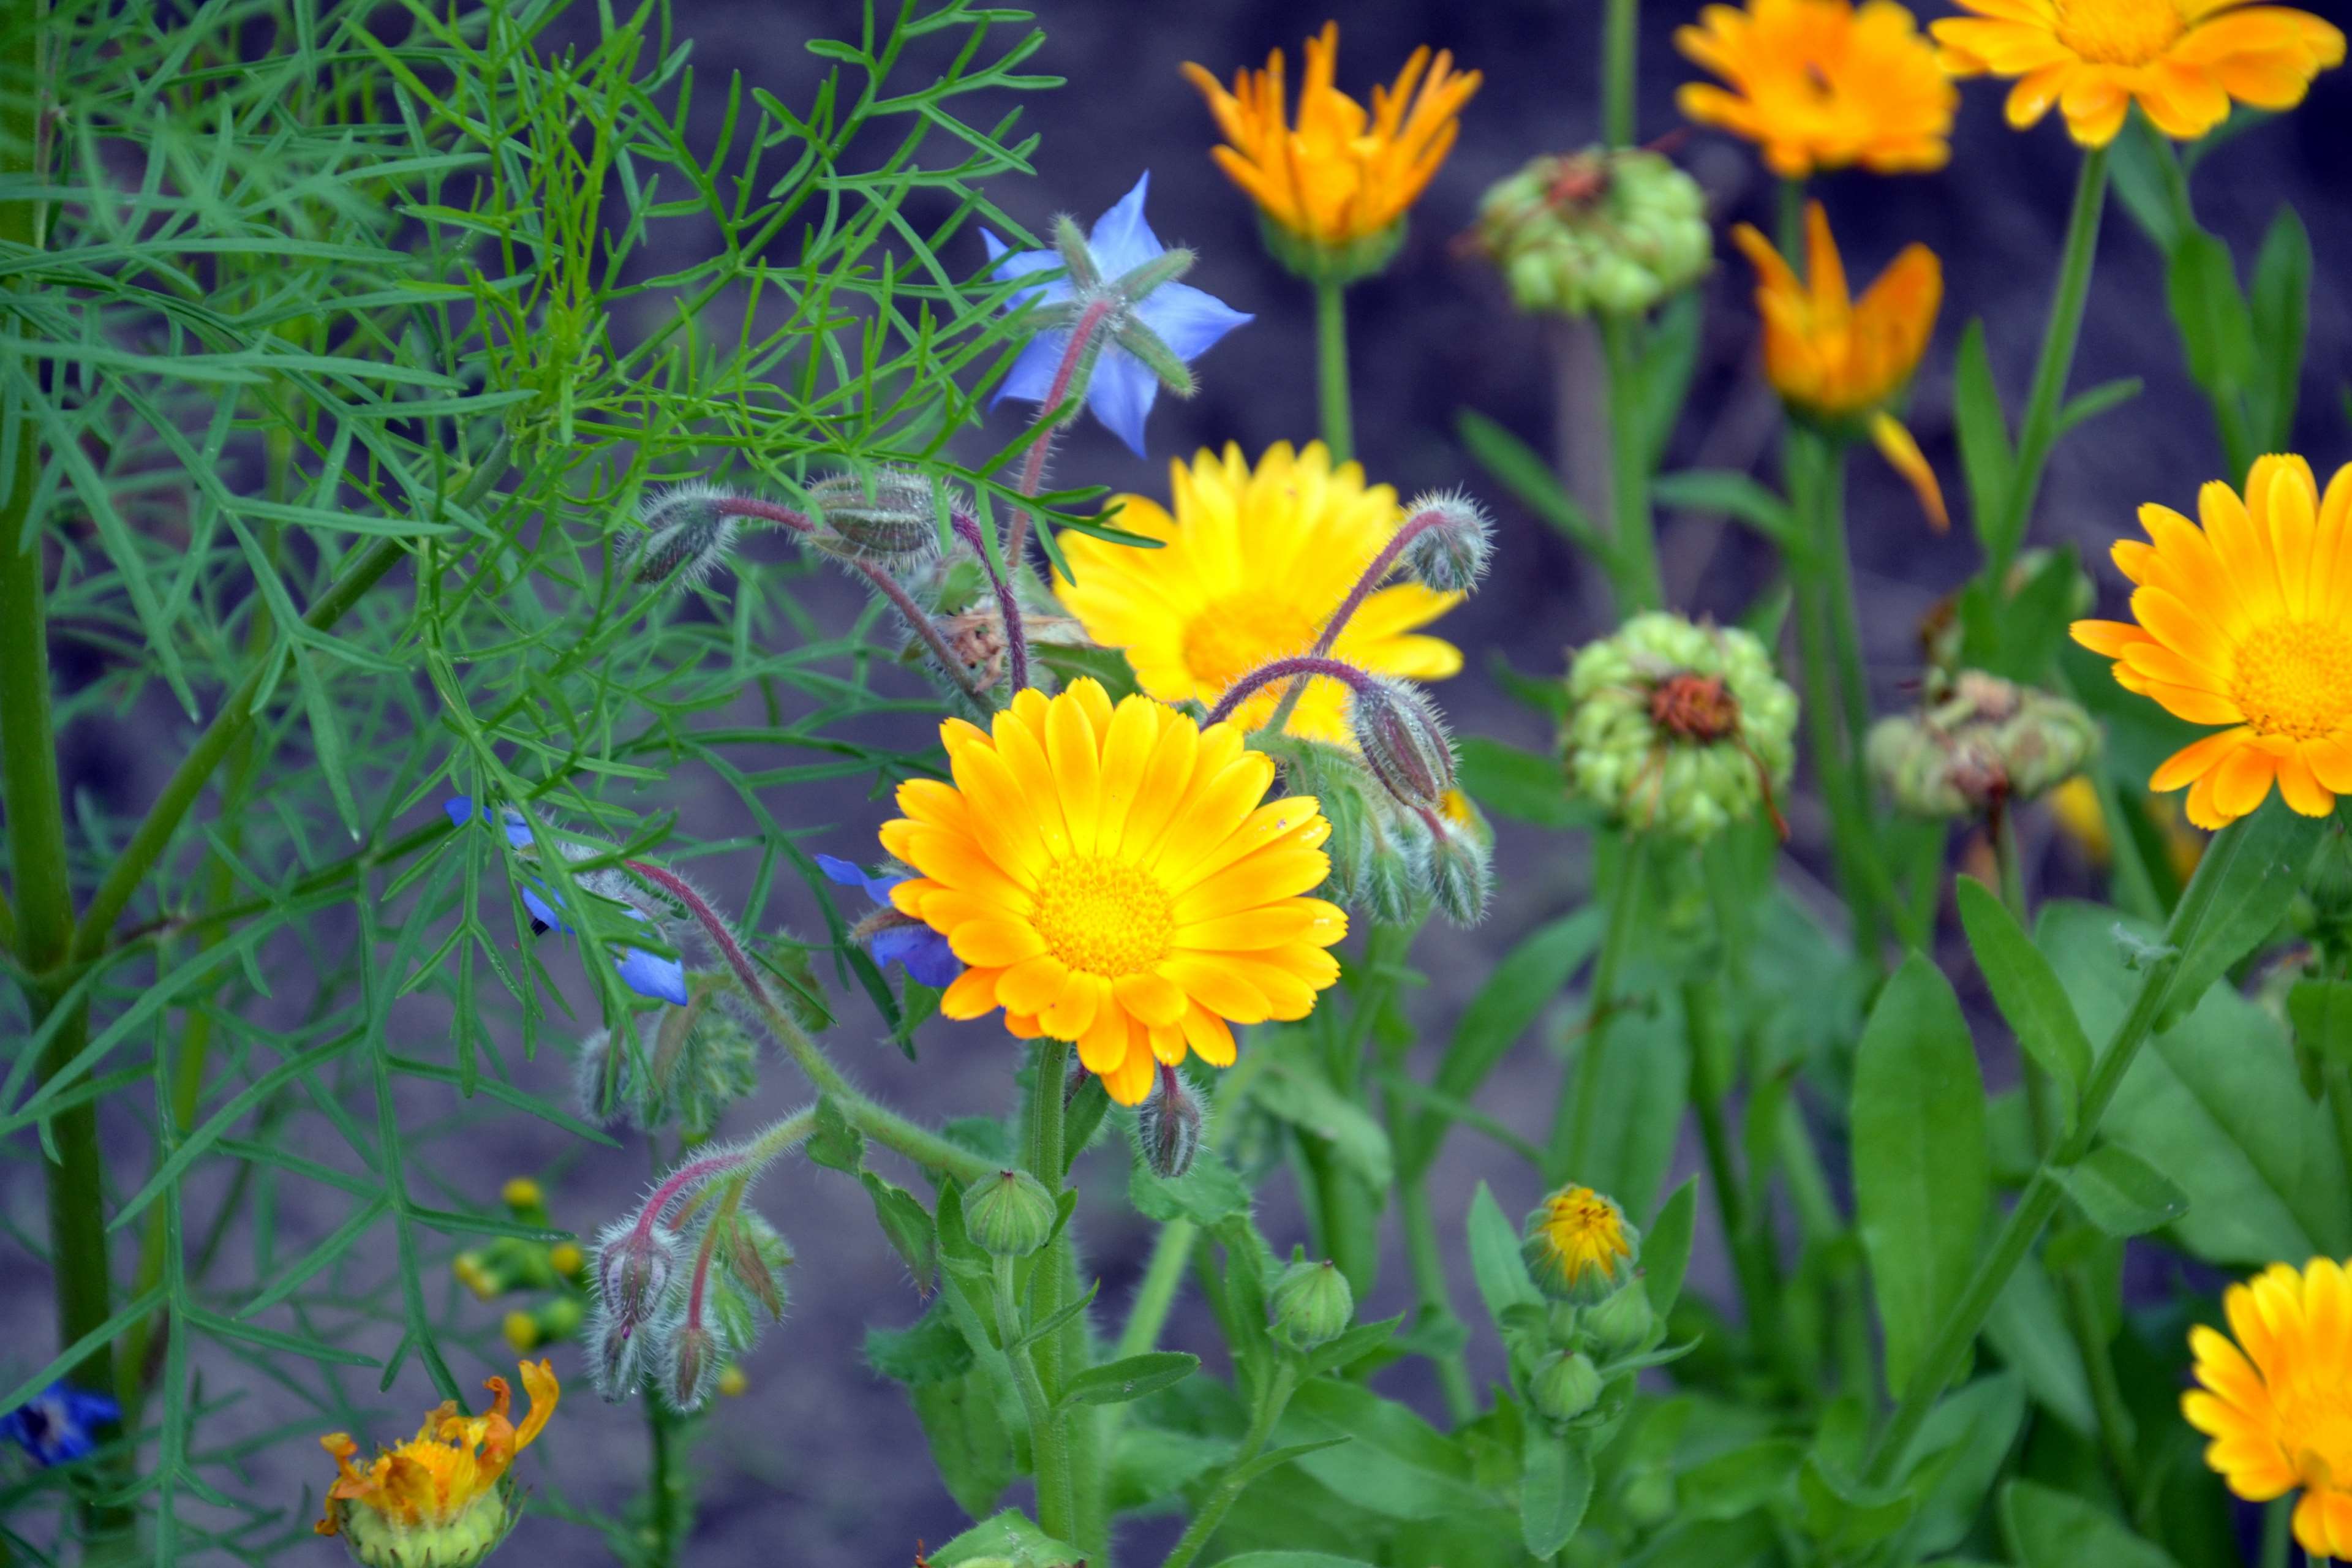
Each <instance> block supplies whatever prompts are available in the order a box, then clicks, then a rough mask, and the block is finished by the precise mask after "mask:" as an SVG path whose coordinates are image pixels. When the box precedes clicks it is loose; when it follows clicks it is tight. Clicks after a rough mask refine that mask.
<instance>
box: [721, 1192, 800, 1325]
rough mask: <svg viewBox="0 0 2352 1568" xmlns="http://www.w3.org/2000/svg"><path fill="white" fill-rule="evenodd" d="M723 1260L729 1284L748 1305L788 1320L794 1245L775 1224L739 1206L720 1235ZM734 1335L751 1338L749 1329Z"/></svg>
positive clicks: (773, 1317)
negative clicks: (786, 1309)
mask: <svg viewBox="0 0 2352 1568" xmlns="http://www.w3.org/2000/svg"><path fill="white" fill-rule="evenodd" d="M719 1262H721V1263H722V1264H724V1265H726V1268H727V1276H726V1282H727V1284H728V1285H729V1286H730V1288H731V1289H735V1290H738V1291H740V1292H741V1293H742V1296H743V1298H744V1300H745V1302H746V1304H747V1305H749V1306H751V1307H755V1308H757V1309H758V1310H760V1311H761V1312H763V1313H765V1314H766V1315H767V1317H768V1318H769V1320H770V1321H773V1322H779V1323H780V1322H782V1321H784V1307H785V1304H786V1303H787V1302H788V1301H789V1300H791V1291H790V1289H789V1288H788V1287H787V1286H786V1284H785V1282H784V1270H785V1269H786V1268H790V1267H791V1266H792V1262H793V1249H792V1247H791V1246H790V1245H789V1244H788V1243H787V1242H786V1241H785V1240H784V1238H783V1237H781V1236H779V1235H777V1234H776V1230H775V1227H774V1226H772V1225H770V1224H769V1223H768V1222H767V1220H766V1219H764V1218H763V1217H761V1215H756V1214H752V1213H750V1212H749V1211H746V1210H739V1211H738V1212H737V1213H736V1214H735V1215H733V1216H732V1217H731V1218H730V1219H729V1221H728V1224H727V1229H726V1231H725V1233H724V1234H722V1235H721V1236H720V1237H719ZM732 1337H733V1338H734V1339H735V1340H736V1342H737V1343H739V1344H745V1343H748V1342H750V1339H751V1335H750V1334H749V1333H748V1332H740V1333H737V1334H735V1335H733V1336H732Z"/></svg>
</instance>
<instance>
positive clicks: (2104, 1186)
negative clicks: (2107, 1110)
mask: <svg viewBox="0 0 2352 1568" xmlns="http://www.w3.org/2000/svg"><path fill="white" fill-rule="evenodd" d="M2060 1179H2061V1180H2062V1181H2063V1182H2064V1183H2065V1185H2066V1195H2067V1196H2069V1197H2071V1198H2073V1199H2074V1203H2075V1205H2076V1206H2077V1207H2079V1208H2080V1209H2081V1210H2082V1211H2083V1217H2084V1218H2085V1219H2087V1220H2089V1221H2090V1222H2091V1223H2092V1224H2093V1225H2095V1226H2098V1227H2099V1228H2100V1229H2101V1230H2103V1231H2105V1232H2106V1233H2107V1234H2108V1235H2109V1236H2146V1235H2147V1233H2148V1232H2149V1231H2152V1230H2160V1229H2162V1228H2163V1227H2164V1226H2168V1225H2170V1224H2171V1223H2172V1222H2173V1221H2174V1220H2177V1219H2179V1217H2180V1216H2181V1215H2185V1214H2187V1213H2188V1212H2189V1197H2188V1194H2185V1193H2183V1192H2182V1191H2181V1190H2180V1189H2179V1187H2177V1186H2175V1185H2173V1184H2172V1181H2171V1179H2170V1178H2169V1177H2168V1176H2166V1175H2165V1174H2164V1173H2162V1172H2161V1171H2158V1169H2157V1168H2156V1167H2155V1166H2153V1165H2151V1164H2149V1163H2147V1161H2145V1160H2143V1159H2141V1158H2140V1157H2139V1156H2138V1155H2137V1154H2135V1153H2133V1152H2131V1151H2130V1150H2128V1149H2126V1148H2123V1147H2121V1146H2120V1145H2117V1144H2114V1143H2107V1144H2103V1145H2101V1146H2100V1147H2099V1148H2096V1149H2094V1150H2092V1151H2091V1152H2090V1153H2089V1154H2088V1155H2086V1156H2085V1157H2084V1159H2083V1161H2082V1162H2081V1163H2079V1164H2075V1165H2073V1166H2070V1167H2068V1168H2067V1169H2066V1170H2065V1171H2064V1172H2063V1173H2061V1176H2060Z"/></svg>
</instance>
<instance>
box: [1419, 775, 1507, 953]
mask: <svg viewBox="0 0 2352 1568" xmlns="http://www.w3.org/2000/svg"><path fill="white" fill-rule="evenodd" d="M1460 793H1461V792H1460V791H1458V790H1449V791H1447V792H1446V795H1447V798H1449V799H1450V798H1452V797H1453V796H1454V795H1458V794H1460ZM1433 815H1434V814H1433ZM1493 882H1494V879H1493V878H1492V876H1491V875H1490V874H1489V870H1488V865H1487V848H1486V844H1485V843H1484V842H1483V841H1482V840H1481V839H1480V838H1479V837H1477V836H1475V834H1473V833H1472V832H1470V831H1469V830H1468V829H1467V828H1465V827H1457V826H1454V824H1453V823H1451V822H1449V821H1446V820H1444V818H1443V817H1442V816H1441V817H1440V819H1439V821H1438V823H1437V826H1435V828H1434V829H1433V831H1432V832H1431V833H1430V836H1429V897H1430V901H1431V902H1433V903H1434V904H1435V905H1436V906H1437V909H1438V912H1440V913H1441V914H1443V915H1444V917H1445V918H1446V919H1447V920H1449V921H1453V922H1454V924H1455V925H1458V926H1475V925H1476V924H1477V923H1478V922H1479V921H1482V920H1484V919H1486V898H1487V895H1488V894H1489V893H1490V892H1491V891H1492V890H1493Z"/></svg>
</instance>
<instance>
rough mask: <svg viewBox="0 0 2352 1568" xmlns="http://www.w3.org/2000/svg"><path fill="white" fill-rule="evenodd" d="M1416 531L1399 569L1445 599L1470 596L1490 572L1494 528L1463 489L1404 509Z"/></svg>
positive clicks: (1431, 496) (1438, 494)
mask: <svg viewBox="0 0 2352 1568" xmlns="http://www.w3.org/2000/svg"><path fill="white" fill-rule="evenodd" d="M1405 515H1406V519H1407V521H1406V523H1405V526H1406V527H1408V528H1412V529H1413V530H1414V533H1413V536H1412V540H1411V541H1410V542H1407V543H1406V545H1405V547H1404V553H1403V555H1402V557H1400V559H1399V561H1398V565H1399V566H1401V567H1402V569H1403V571H1404V573H1405V574H1406V575H1407V576H1409V577H1412V578H1413V579H1415V580H1416V581H1418V582H1420V583H1421V584H1423V585H1424V586H1427V587H1430V588H1433V589H1435V590H1436V591H1437V592H1439V593H1441V594H1466V593H1468V592H1470V590H1471V589H1473V588H1475V587H1476V586H1477V585H1478V579H1479V578H1481V577H1483V576H1485V575H1486V562H1487V558H1488V557H1489V556H1490V555H1492V554H1493V552H1494V542H1493V532H1494V524H1492V523H1491V522H1489V521H1487V519H1486V510H1485V509H1484V508H1482V507H1480V506H1479V504H1478V503H1477V502H1476V501H1475V500H1471V499H1470V498H1469V497H1468V496H1466V495H1464V494H1463V493H1462V492H1461V491H1459V490H1443V491H1433V492H1432V493H1430V494H1428V495H1424V496H1423V497H1421V498H1420V499H1418V500H1415V501H1414V502H1413V503H1412V505H1411V506H1408V507H1407V508H1405Z"/></svg>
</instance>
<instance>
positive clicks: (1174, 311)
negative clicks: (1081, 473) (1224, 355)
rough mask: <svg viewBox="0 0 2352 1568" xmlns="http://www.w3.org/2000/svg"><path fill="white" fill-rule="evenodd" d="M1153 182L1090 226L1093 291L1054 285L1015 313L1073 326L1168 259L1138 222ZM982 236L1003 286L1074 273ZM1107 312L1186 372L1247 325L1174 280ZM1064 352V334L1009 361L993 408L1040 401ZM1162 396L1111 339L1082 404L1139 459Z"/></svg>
mask: <svg viewBox="0 0 2352 1568" xmlns="http://www.w3.org/2000/svg"><path fill="white" fill-rule="evenodd" d="M1150 184H1151V175H1150V172H1149V171H1147V172H1146V173H1145V174H1144V175H1143V177H1142V178H1141V179H1139V180H1138V181H1136V182H1135V189H1133V190H1131V191H1129V192H1128V193H1127V195H1125V196H1123V197H1121V198H1120V199H1119V203H1118V205H1117V206H1115V207H1113V208H1111V209H1110V211H1108V212H1107V213H1105V214H1103V215H1102V216H1101V217H1099V218H1097V219H1096V220H1095V226H1094V231H1093V232H1092V233H1091V234H1089V235H1088V236H1087V240H1086V248H1087V254H1088V256H1089V257H1091V258H1092V261H1093V268H1094V272H1095V274H1096V279H1095V281H1094V283H1093V285H1092V287H1091V289H1086V290H1084V291H1083V292H1082V289H1081V288H1080V286H1079V285H1078V284H1077V283H1076V282H1075V281H1074V280H1073V279H1072V278H1071V277H1062V278H1056V279H1053V280H1051V281H1050V282H1045V283H1041V284H1038V285H1037V286H1036V287H1035V288H1034V289H1022V290H1021V291H1020V292H1019V293H1016V294H1014V295H1013V298H1012V300H1011V301H1010V302H1011V303H1012V304H1013V306H1015V307H1016V308H1017V307H1019V306H1022V305H1025V304H1029V303H1031V302H1032V301H1035V302H1037V303H1040V304H1044V305H1052V306H1060V307H1063V308H1064V310H1066V312H1067V313H1068V314H1069V315H1070V317H1071V318H1072V320H1075V319H1076V316H1077V315H1078V314H1079V313H1081V312H1082V311H1083V310H1084V309H1085V307H1086V304H1087V300H1088V299H1089V298H1092V297H1096V296H1099V295H1102V294H1106V293H1116V291H1117V289H1118V284H1119V283H1120V281H1121V280H1122V279H1127V278H1128V277H1129V275H1130V274H1132V273H1133V272H1134V271H1135V269H1136V268H1139V267H1141V266H1143V265H1144V264H1145V263H1146V262H1150V261H1153V260H1156V259H1158V258H1160V256H1162V255H1164V254H1165V253H1166V250H1167V247H1165V246H1163V245H1161V244H1160V237H1159V236H1157V235H1155V234H1153V233H1152V232H1151V226H1150V224H1148V223H1146V222H1144V220H1143V194H1144V192H1145V190H1146V189H1147V188H1149V187H1150ZM980 237H981V238H982V241H984V242H985V243H986V244H987V246H988V255H989V259H991V260H992V261H994V262H995V263H996V276H997V277H999V278H1002V279H1013V278H1025V277H1027V276H1028V275H1029V274H1031V273H1033V272H1050V271H1056V270H1063V271H1067V272H1070V273H1074V274H1075V273H1076V272H1077V271H1078V270H1079V268H1076V267H1075V266H1069V265H1067V264H1066V262H1065V259H1064V258H1062V257H1061V256H1059V255H1057V254H1055V252H1054V251H1051V250H1018V251H1014V250H1009V249H1008V247H1006V245H1005V243H1004V242H1003V240H1001V239H999V238H997V237H996V236H994V235H992V234H991V233H989V232H988V231H987V230H986V229H982V231H981V236H980ZM1113 308H1114V310H1118V311H1121V312H1124V314H1125V315H1126V316H1127V317H1129V318H1131V319H1132V320H1133V321H1135V322H1138V323H1139V324H1140V325H1141V326H1143V327H1144V328H1146V329H1147V330H1149V331H1150V332H1151V333H1153V334H1154V335H1155V336H1156V337H1158V339H1159V340H1160V342H1161V343H1163V344H1165V345H1166V346H1167V348H1168V350H1169V352H1170V353H1172V354H1173V355H1174V356H1175V358H1176V359H1177V360H1178V361H1179V362H1181V363H1185V364H1190V363H1192V361H1194V360H1196V359H1198V358H1200V357H1201V356H1202V354H1204V353H1207V352H1208V351H1209V347H1210V345H1211V344H1213V343H1214V342H1216V341H1217V340H1218V339H1219V338H1222V337H1223V336H1224V335H1225V334H1226V333H1227V332H1230V331H1233V330H1234V328H1235V327H1238V326H1240V325H1241V324H1242V323H1243V322H1244V321H1249V320H1250V319H1251V318H1250V317H1248V316H1246V315H1244V313H1242V312H1241V311H1239V310H1234V309H1233V308H1232V307H1230V306H1228V305H1226V304H1225V303H1224V302H1223V301H1222V300H1216V299H1213V298H1212V297H1211V296H1209V295H1207V294H1204V293H1202V291H1201V290H1200V289H1195V288H1193V287H1192V286H1191V285H1190V284H1187V283H1180V282H1176V281H1173V280H1172V279H1171V280H1168V281H1162V282H1158V283H1154V284H1151V285H1150V286H1149V287H1148V288H1147V289H1146V290H1145V291H1144V292H1143V293H1142V294H1140V295H1139V296H1138V297H1136V298H1132V299H1125V298H1120V299H1117V300H1114V302H1113ZM1069 347H1070V329H1069V327H1067V326H1062V327H1057V328H1051V329H1048V330H1047V331H1042V332H1040V333H1038V334H1037V335H1036V336H1035V337H1034V338H1033V339H1031V340H1030V342H1029V346H1028V347H1027V348H1025V349H1024V350H1022V351H1021V357H1020V358H1018V359H1016V360H1014V361H1013V371H1012V374H1009V375H1007V376H1006V377H1005V378H1004V384H1003V386H1001V387H999V388H997V391H996V396H997V400H998V401H1002V400H1003V399H1004V398H1007V397H1017V398H1020V399H1022V400H1024V402H1029V403H1043V402H1045V395H1046V394H1047V393H1048V392H1049V391H1051V390H1052V388H1053V384H1054V377H1055V374H1056V373H1057V372H1059V370H1060V369H1061V365H1062V359H1063V356H1064V355H1065V354H1066V353H1068V352H1069ZM1159 394H1160V376H1159V375H1158V374H1157V373H1155V372H1154V371H1153V370H1152V369H1151V367H1150V365H1148V364H1146V363H1144V362H1143V361H1142V360H1141V359H1139V358H1138V357H1137V355H1136V354H1135V353H1132V352H1131V351H1130V350H1129V349H1128V348H1127V347H1125V346H1122V345H1121V343H1120V342H1118V338H1117V336H1116V335H1114V336H1113V337H1112V338H1111V339H1110V340H1109V341H1108V342H1105V343H1104V344H1103V347H1102V354H1101V357H1100V358H1099V359H1097V361H1096V362H1095V368H1094V375H1093V378H1092V379H1091V380H1090V381H1089V382H1088V383H1087V407H1088V408H1090V409H1092V410H1094V416H1095V417H1096V418H1097V419H1099V420H1100V421H1102V424H1103V427H1104V428H1105V429H1107V430H1108V431H1109V432H1110V433H1111V434H1112V435H1114V436H1117V437H1118V438H1119V439H1120V440H1122V441H1124V442H1126V443H1127V444H1128V446H1129V447H1130V448H1132V449H1133V450H1134V452H1135V455H1136V456H1137V457H1141V456H1143V418H1144V416H1145V415H1147V414H1149V413H1150V412H1151V401H1152V399H1153V398H1155V397H1157V396H1158V395H1159Z"/></svg>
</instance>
